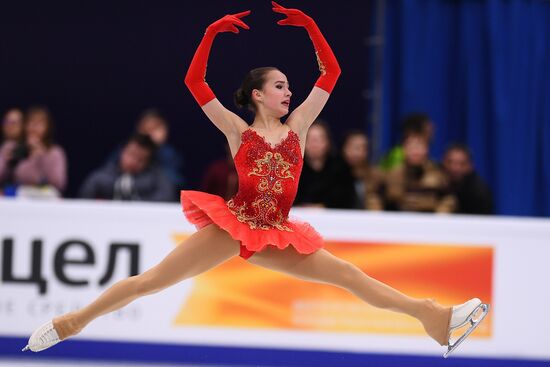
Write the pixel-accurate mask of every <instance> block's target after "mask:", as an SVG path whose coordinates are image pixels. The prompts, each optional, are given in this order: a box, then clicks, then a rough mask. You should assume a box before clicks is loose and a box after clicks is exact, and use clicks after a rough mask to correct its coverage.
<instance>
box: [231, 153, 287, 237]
mask: <svg viewBox="0 0 550 367" xmlns="http://www.w3.org/2000/svg"><path fill="white" fill-rule="evenodd" d="M254 163H256V167H254V168H253V169H252V171H250V172H249V173H248V176H258V177H260V182H259V183H258V185H257V186H256V189H257V191H258V193H260V196H259V197H258V198H257V199H256V200H254V202H252V204H251V207H252V208H254V212H255V213H254V214H253V215H248V214H247V213H246V209H247V208H246V204H242V205H236V204H235V202H234V201H233V199H231V200H229V201H228V202H227V207H228V208H229V210H230V211H231V213H233V214H234V215H235V216H236V217H237V220H238V221H239V222H241V223H246V224H248V226H249V227H250V228H251V229H263V230H268V229H272V228H277V229H279V230H282V231H288V232H292V229H291V228H289V227H288V226H286V225H284V224H283V223H284V221H285V218H284V216H283V214H282V213H281V211H280V210H277V199H276V198H275V197H274V196H273V194H279V195H280V194H282V193H283V183H282V180H284V179H288V178H290V179H292V180H294V175H293V174H292V172H290V167H291V166H292V165H291V164H290V163H288V162H287V161H285V160H284V159H283V156H282V155H281V153H275V154H274V153H273V152H266V153H265V155H264V156H263V158H259V159H256V160H255V161H254ZM270 186H271V187H270ZM273 216H275V218H274V219H270V218H272V217H273Z"/></svg>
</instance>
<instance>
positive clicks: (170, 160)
mask: <svg viewBox="0 0 550 367" xmlns="http://www.w3.org/2000/svg"><path fill="white" fill-rule="evenodd" d="M136 133H137V134H142V135H148V136H149V137H150V138H151V139H152V140H153V142H154V143H155V144H156V146H157V151H156V154H155V161H154V162H152V164H153V165H158V166H159V167H160V168H161V169H162V170H163V171H164V173H166V175H167V176H168V178H169V179H170V181H171V182H172V184H173V185H174V188H175V189H174V190H176V189H178V188H183V186H184V185H185V178H184V177H183V174H182V167H183V159H182V156H181V154H179V153H178V151H177V150H176V149H175V148H174V147H173V146H172V145H170V144H169V143H168V142H167V141H168V135H169V129H168V122H167V121H166V119H165V118H164V117H163V116H162V115H161V114H160V112H158V111H157V110H155V109H149V110H146V111H145V112H143V114H142V115H141V117H140V118H139V120H138V122H137V124H136ZM121 150H122V148H121V147H119V148H117V149H116V150H115V151H114V152H113V153H112V154H111V155H110V156H109V158H108V163H115V162H117V161H118V159H119V157H120V153H121Z"/></svg>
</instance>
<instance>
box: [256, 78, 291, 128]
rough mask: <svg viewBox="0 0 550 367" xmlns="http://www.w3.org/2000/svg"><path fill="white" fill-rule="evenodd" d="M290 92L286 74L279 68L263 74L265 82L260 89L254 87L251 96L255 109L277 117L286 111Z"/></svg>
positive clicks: (288, 106) (288, 105)
mask: <svg viewBox="0 0 550 367" xmlns="http://www.w3.org/2000/svg"><path fill="white" fill-rule="evenodd" d="M291 96H292V92H291V91H290V89H289V84H288V80H287V78H286V75H285V74H283V73H281V72H280V71H279V70H271V71H269V72H268V73H267V74H266V75H265V82H264V85H263V86H262V89H261V90H258V89H254V90H253V91H252V98H253V100H254V103H255V104H256V107H257V109H258V110H259V111H260V110H262V109H263V110H265V112H267V113H269V114H273V115H274V116H275V117H277V118H281V117H283V116H284V115H286V114H287V113H288V109H289V108H290V97H291Z"/></svg>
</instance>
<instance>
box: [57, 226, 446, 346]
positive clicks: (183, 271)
mask: <svg viewBox="0 0 550 367" xmlns="http://www.w3.org/2000/svg"><path fill="white" fill-rule="evenodd" d="M239 247H240V246H239V242H238V241H235V240H234V239H232V238H231V237H230V236H229V235H228V234H227V233H226V232H225V231H223V230H221V229H220V228H219V227H217V226H216V225H209V226H206V227H204V228H203V229H201V230H199V231H198V232H196V233H195V234H193V235H192V236H191V237H189V238H188V239H187V240H186V241H185V242H183V243H182V244H180V245H179V246H178V247H176V248H175V249H174V250H172V251H171V252H170V253H169V254H168V255H167V256H166V257H165V258H164V259H163V260H162V261H161V262H160V263H159V264H157V265H156V266H154V267H152V268H151V269H149V270H147V271H145V272H144V273H142V274H140V275H136V276H132V277H129V278H127V279H124V280H121V281H119V282H117V283H115V284H113V285H112V286H111V287H110V288H108V289H107V290H106V291H105V292H103V293H102V294H101V295H100V296H99V297H98V298H97V299H96V300H95V301H93V302H92V303H90V304H89V305H87V306H86V307H83V308H81V309H79V310H77V311H74V312H70V313H68V314H65V315H62V316H60V317H58V318H55V319H54V320H53V323H54V327H55V329H56V330H57V333H58V334H59V337H60V338H61V339H62V340H63V339H66V338H68V337H69V336H72V335H75V334H77V333H78V332H80V330H82V328H84V327H85V326H86V325H87V324H88V323H90V322H91V321H92V320H94V319H95V318H97V317H99V316H101V315H104V314H106V313H109V312H112V311H115V310H118V309H119V308H122V307H124V306H126V305H127V304H129V303H130V302H132V301H133V300H135V299H137V298H139V297H142V296H145V295H149V294H152V293H155V292H158V291H161V290H162V289H165V288H167V287H169V286H171V285H173V284H176V283H178V282H180V281H182V280H184V279H188V278H191V277H194V276H196V275H198V274H201V273H203V272H205V271H207V270H209V269H211V268H214V267H216V266H217V265H220V264H221V263H223V262H225V261H226V260H228V259H230V258H232V257H233V256H236V255H238V254H239ZM248 261H249V262H250V263H252V264H255V265H258V266H262V267H265V268H268V269H272V270H276V271H279V272H282V273H285V274H289V275H292V276H294V277H296V278H299V279H303V280H307V281H313V282H317V283H325V284H332V285H335V286H337V287H340V288H343V289H346V290H348V291H349V292H351V293H353V294H355V295H356V296H357V297H359V298H361V299H362V300H364V301H365V302H367V303H369V304H371V305H373V306H375V307H379V308H384V309H388V310H392V311H396V312H401V313H405V314H407V315H410V316H412V317H415V318H417V319H418V320H419V321H420V322H421V323H422V325H423V326H424V328H425V329H426V331H427V333H428V334H429V335H430V336H431V337H432V338H434V339H435V340H436V341H437V342H438V343H440V344H441V345H444V344H446V343H447V337H448V335H447V334H448V325H449V320H450V308H445V307H443V306H441V305H439V304H437V303H435V302H433V301H432V300H428V299H415V298H411V297H409V296H406V295H404V294H403V293H400V292H398V291H396V290H395V289H393V288H391V287H389V286H387V285H386V284H384V283H381V282H379V281H377V280H376V279H373V278H371V277H369V276H368V275H366V274H365V273H363V271H361V269H359V268H358V267H356V266H355V265H353V264H351V263H349V262H347V261H344V260H341V259H339V258H337V257H335V256H334V255H332V254H330V253H329V252H328V251H326V250H323V249H321V250H319V251H316V252H314V253H313V254H309V255H303V254H299V253H298V252H296V250H294V248H293V247H291V246H289V247H288V248H286V249H285V250H279V249H277V248H275V247H268V248H266V249H265V250H263V251H262V252H257V253H255V254H254V255H253V256H252V257H251V258H250V259H249V260H248Z"/></svg>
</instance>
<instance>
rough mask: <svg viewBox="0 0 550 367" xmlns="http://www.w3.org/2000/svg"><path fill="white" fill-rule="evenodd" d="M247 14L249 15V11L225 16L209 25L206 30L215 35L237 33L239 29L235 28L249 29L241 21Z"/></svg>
mask: <svg viewBox="0 0 550 367" xmlns="http://www.w3.org/2000/svg"><path fill="white" fill-rule="evenodd" d="M248 14H250V10H247V11H243V12H241V13H237V14H227V15H226V16H224V17H223V18H221V19H218V20H216V21H215V22H214V23H212V24H210V25H209V26H208V28H207V29H206V30H207V31H212V32H215V33H220V32H233V33H239V28H237V26H239V27H241V28H243V29H250V27H249V26H247V25H246V23H245V22H243V21H242V20H241V18H243V17H246V16H247V15H248Z"/></svg>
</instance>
